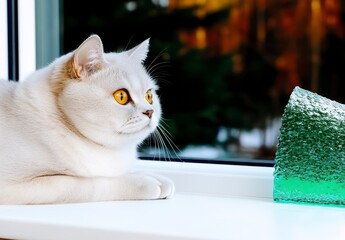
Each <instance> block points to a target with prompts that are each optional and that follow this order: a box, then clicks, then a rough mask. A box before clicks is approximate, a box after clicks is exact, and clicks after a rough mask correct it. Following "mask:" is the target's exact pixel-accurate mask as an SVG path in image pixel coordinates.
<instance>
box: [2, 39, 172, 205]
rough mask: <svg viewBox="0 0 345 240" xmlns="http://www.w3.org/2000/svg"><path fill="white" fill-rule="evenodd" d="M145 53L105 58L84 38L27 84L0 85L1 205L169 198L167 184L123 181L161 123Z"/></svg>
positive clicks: (144, 46) (152, 179)
mask: <svg viewBox="0 0 345 240" xmlns="http://www.w3.org/2000/svg"><path fill="white" fill-rule="evenodd" d="M148 48H149V40H146V41H144V42H142V43H141V44H139V45H138V46H136V47H134V48H133V49H130V50H128V51H123V52H119V53H104V52H103V45H102V42H101V39H100V38H99V37H98V36H97V35H91V36H90V37H89V38H88V39H86V40H85V41H84V42H83V43H82V44H81V45H80V46H79V48H77V49H76V50H75V51H73V52H70V53H68V54H66V55H64V56H61V57H59V58H57V59H56V60H55V61H54V62H52V63H51V64H50V65H48V66H47V67H45V68H42V69H40V70H38V71H36V72H34V73H33V74H31V75H30V76H29V77H28V78H27V79H26V81H23V82H20V83H17V82H13V81H0V99H1V100H0V204H49V203H70V202H89V201H109V200H126V199H159V198H169V197H171V196H172V195H173V193H174V184H173V182H172V181H171V180H170V179H168V178H165V177H163V176H157V175H151V174H138V173H136V174H134V173H130V170H131V165H132V163H133V161H135V160H136V159H137V146H138V144H140V143H141V142H142V141H143V140H144V139H145V138H147V137H148V136H149V135H150V134H151V133H153V132H154V131H155V130H156V128H157V126H158V124H159V122H160V118H161V106H160V102H159V98H158V96H157V95H156V92H155V91H156V89H157V86H156V84H155V82H154V81H153V79H152V78H151V77H150V76H149V74H148V73H147V71H146V69H145V68H144V66H143V65H142V63H143V61H144V60H145V59H146V56H147V53H148Z"/></svg>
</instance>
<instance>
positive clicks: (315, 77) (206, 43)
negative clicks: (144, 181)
mask: <svg viewBox="0 0 345 240" xmlns="http://www.w3.org/2000/svg"><path fill="white" fill-rule="evenodd" d="M3 2H4V0H3V1H2V2H1V3H3ZM7 2H13V1H7ZM14 2H16V1H14ZM23 2H25V1H20V0H18V3H19V5H20V4H23ZM26 2H31V6H32V3H34V5H35V11H36V14H35V16H36V19H35V20H36V21H35V22H36V32H35V33H36V34H35V41H36V44H35V46H36V51H35V54H36V66H35V67H36V68H39V67H42V66H44V65H45V64H47V63H49V62H50V61H51V60H52V59H54V58H55V57H57V56H59V55H60V54H63V53H67V52H69V51H71V50H73V49H75V48H76V47H77V46H78V45H79V44H80V42H81V41H83V40H84V39H85V38H86V37H87V36H89V35H90V34H92V33H97V34H99V35H100V36H101V38H102V40H103V42H104V46H105V50H106V51H117V50H121V49H125V48H130V47H132V46H134V45H136V44H137V43H139V42H141V41H143V40H145V39H146V38H148V37H150V38H151V45H150V53H149V58H148V60H147V61H146V64H150V63H152V64H155V65H156V72H155V74H156V76H157V78H158V83H159V85H160V88H161V89H160V96H161V100H162V105H163V109H164V119H165V124H166V125H165V128H166V129H167V130H168V131H169V132H170V134H171V136H169V138H171V140H172V141H171V142H170V143H168V142H166V145H167V147H168V148H169V152H168V153H167V152H163V153H157V150H155V149H153V148H150V145H149V144H146V145H144V146H143V147H142V148H141V150H140V151H141V154H142V158H143V159H147V158H148V159H152V158H157V156H161V155H164V154H165V155H166V156H165V157H167V158H169V157H170V158H177V159H182V160H183V161H191V162H193V161H194V162H218V163H232V164H252V165H263V166H272V165H273V164H274V158H275V151H276V147H277V138H278V135H279V128H280V119H281V116H282V114H283V110H284V107H285V104H286V103H287V100H288V98H289V95H290V93H291V91H292V90H293V88H294V87H295V86H297V85H298V86H302V87H304V88H306V89H309V90H312V91H314V92H318V93H320V94H322V95H324V96H326V97H328V98H331V99H334V100H336V101H339V102H344V100H345V99H344V94H342V91H341V90H342V89H343V84H344V83H343V81H341V79H343V78H344V76H343V75H344V73H343V71H341V70H342V65H343V63H344V61H345V59H344V56H345V54H344V50H345V41H344V36H345V35H344V30H343V29H344V27H343V19H344V18H343V17H344V15H343V12H342V8H343V6H342V2H341V1H340V0H308V1H304V0H298V1H289V0H287V1H245V0H236V1H234V0H228V1H213V0H207V1H201V2H200V1H196V0H141V1H139V0H119V1H102V0H100V1H98V2H97V3H98V4H94V2H90V1H81V0H76V1H64V0H53V1H44V0H36V1H34V0H32V1H26ZM81 6H83V7H81ZM26 9H27V8H26ZM19 11H20V8H19ZM19 19H20V17H19ZM20 31H21V30H20ZM20 42H21V41H20ZM1 44H2V43H1ZM2 45H3V44H2ZM19 46H20V44H19ZM32 55H33V54H32ZM20 56H21V55H20ZM21 65H22V64H20V63H19V67H20V66H21ZM31 68H32V67H31ZM175 145H176V146H175ZM155 151H156V152H155Z"/></svg>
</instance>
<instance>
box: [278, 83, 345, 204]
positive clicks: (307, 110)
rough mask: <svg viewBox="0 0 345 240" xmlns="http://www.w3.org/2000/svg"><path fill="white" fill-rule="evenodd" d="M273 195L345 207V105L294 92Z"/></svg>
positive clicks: (284, 124)
mask: <svg viewBox="0 0 345 240" xmlns="http://www.w3.org/2000/svg"><path fill="white" fill-rule="evenodd" d="M273 198H274V200H275V201H279V202H300V203H318V204H338V205H339V204H341V205H345V105H343V104H340V103H338V102H335V101H332V100H330V99H327V98H325V97H322V96H320V95H318V94H315V93H312V92H310V91H307V90H304V89H302V88H300V87H296V88H295V89H294V90H293V92H292V93H291V95H290V99H289V101H288V103H287V105H286V107H285V110H284V114H283V117H282V126H281V128H280V135H279V138H278V149H277V152H276V164H275V169H274V189H273Z"/></svg>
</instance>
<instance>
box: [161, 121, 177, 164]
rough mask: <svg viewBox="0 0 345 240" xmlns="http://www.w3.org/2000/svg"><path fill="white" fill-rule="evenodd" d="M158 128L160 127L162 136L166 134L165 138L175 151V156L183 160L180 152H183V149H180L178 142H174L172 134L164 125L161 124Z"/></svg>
mask: <svg viewBox="0 0 345 240" xmlns="http://www.w3.org/2000/svg"><path fill="white" fill-rule="evenodd" d="M158 129H159V131H160V134H161V135H162V136H164V139H165V140H166V142H167V144H168V145H169V146H170V148H171V150H172V151H173V153H174V156H175V157H176V158H178V159H179V160H181V159H180V157H179V154H178V152H181V151H180V149H179V148H178V147H177V146H176V144H175V143H174V141H173V139H172V136H171V134H170V133H169V132H168V131H167V130H166V129H165V128H164V127H163V126H162V125H160V126H159V127H158ZM164 144H165V143H164ZM165 146H166V144H165ZM166 147H167V146H166ZM170 155H171V156H172V154H170Z"/></svg>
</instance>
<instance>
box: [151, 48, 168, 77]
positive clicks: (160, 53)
mask: <svg viewBox="0 0 345 240" xmlns="http://www.w3.org/2000/svg"><path fill="white" fill-rule="evenodd" d="M165 50H166V49H163V50H162V51H160V52H159V53H158V54H157V56H156V57H155V58H154V59H153V60H152V61H151V63H150V64H149V65H148V66H147V71H148V72H150V70H151V69H152V68H153V67H152V64H153V63H154V62H155V61H157V59H158V58H159V57H161V56H163V53H164V51H165Z"/></svg>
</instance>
